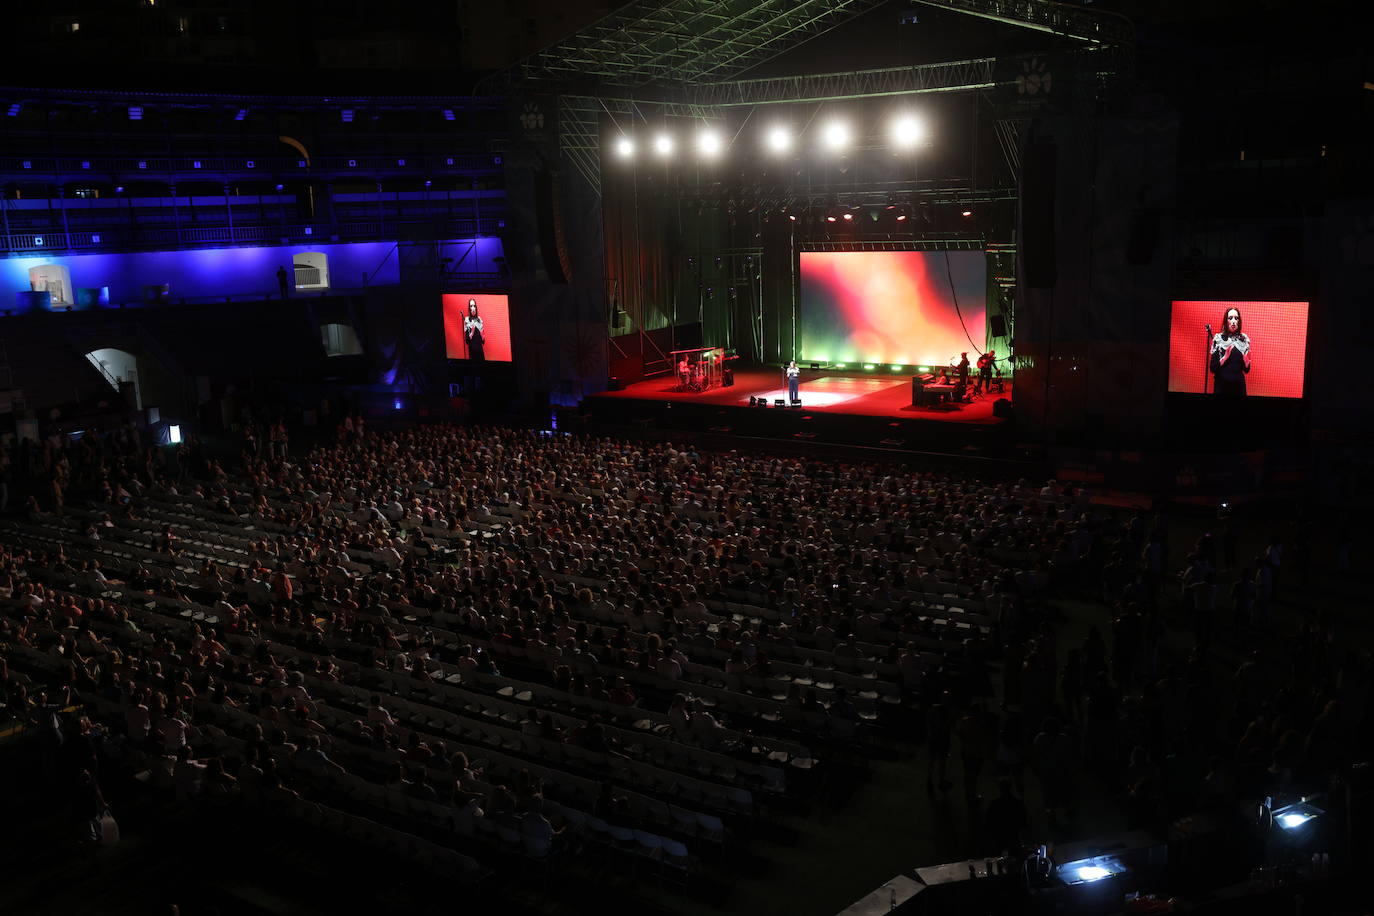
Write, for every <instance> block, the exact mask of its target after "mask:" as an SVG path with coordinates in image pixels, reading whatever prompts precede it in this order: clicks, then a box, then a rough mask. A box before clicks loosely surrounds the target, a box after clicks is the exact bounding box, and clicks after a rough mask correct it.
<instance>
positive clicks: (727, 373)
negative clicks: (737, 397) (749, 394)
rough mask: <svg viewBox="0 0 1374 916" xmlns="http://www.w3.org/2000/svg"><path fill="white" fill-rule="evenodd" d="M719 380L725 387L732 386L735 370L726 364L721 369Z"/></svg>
mask: <svg viewBox="0 0 1374 916" xmlns="http://www.w3.org/2000/svg"><path fill="white" fill-rule="evenodd" d="M720 381H721V384H722V385H724V386H725V387H726V388H733V387H734V386H735V370H734V369H731V368H730V367H729V366H726V367H725V368H724V369H722V370H721V373H720Z"/></svg>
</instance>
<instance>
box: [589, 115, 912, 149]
mask: <svg viewBox="0 0 1374 916" xmlns="http://www.w3.org/2000/svg"><path fill="white" fill-rule="evenodd" d="M928 138H929V131H928V129H927V128H926V124H925V122H924V121H923V120H921V119H920V118H918V117H917V116H915V115H909V114H904V115H899V116H897V117H895V118H893V119H892V122H891V124H889V125H888V140H889V142H890V143H891V145H892V147H893V148H894V149H896V150H915V149H916V148H917V147H919V146H921V145H922V144H924V143H926V141H927V140H928ZM687 139H688V140H689V141H690V142H691V145H692V146H693V147H694V148H695V150H696V152H697V155H699V156H700V157H701V158H703V159H714V158H715V157H717V156H719V155H721V154H722V153H724V152H725V147H726V141H725V136H724V134H722V133H721V131H720V130H719V129H718V128H715V127H712V126H709V125H707V126H703V127H701V128H698V130H697V131H696V133H695V135H693V136H691V137H689V138H687ZM815 139H816V142H817V145H818V146H819V147H820V149H821V150H822V151H823V152H825V153H828V154H830V155H837V154H840V153H843V152H844V151H845V150H847V149H849V147H850V146H851V145H852V144H853V143H854V131H853V129H852V128H851V127H850V125H849V124H848V122H846V121H842V120H833V121H828V122H826V123H825V124H823V125H821V127H820V129H819V130H818V131H816V132H815ZM762 140H763V147H764V149H765V150H767V151H768V152H769V153H772V154H774V155H778V156H781V155H785V154H787V153H790V152H792V150H793V149H795V148H796V145H797V142H798V138H797V135H796V133H795V132H794V131H793V130H792V129H791V128H789V127H787V126H785V125H782V124H775V125H773V126H772V127H770V128H768V130H766V131H764V134H763V138H762ZM678 141H679V136H678V135H677V134H675V133H673V132H672V131H667V130H665V131H660V132H659V133H656V134H654V135H652V136H651V137H647V138H644V141H643V142H644V143H645V144H646V145H647V148H648V151H649V152H651V153H653V155H655V156H657V157H658V158H660V159H668V158H669V157H671V156H673V155H674V154H675V153H676V152H677V150H678ZM640 142H641V141H640V138H639V137H637V136H634V135H630V134H621V135H620V136H619V137H617V138H616V140H615V142H614V144H613V145H612V146H613V149H614V150H615V154H616V156H617V157H618V158H620V159H624V160H629V159H634V158H635V156H636V155H637V154H638V153H639V148H640Z"/></svg>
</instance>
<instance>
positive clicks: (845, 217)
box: [840, 210, 854, 223]
mask: <svg viewBox="0 0 1374 916" xmlns="http://www.w3.org/2000/svg"><path fill="white" fill-rule="evenodd" d="M840 218H841V219H843V220H844V221H845V222H846V223H849V222H853V220H854V214H853V212H852V211H849V210H846V211H844V213H842V214H840Z"/></svg>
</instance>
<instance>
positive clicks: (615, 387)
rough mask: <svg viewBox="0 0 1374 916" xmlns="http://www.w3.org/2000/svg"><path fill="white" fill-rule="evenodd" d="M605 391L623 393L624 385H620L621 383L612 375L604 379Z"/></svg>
mask: <svg viewBox="0 0 1374 916" xmlns="http://www.w3.org/2000/svg"><path fill="white" fill-rule="evenodd" d="M606 390H607V391H624V390H625V385H624V383H622V382H621V381H620V379H618V378H616V377H615V376H614V375H613V376H611V377H610V378H608V379H606Z"/></svg>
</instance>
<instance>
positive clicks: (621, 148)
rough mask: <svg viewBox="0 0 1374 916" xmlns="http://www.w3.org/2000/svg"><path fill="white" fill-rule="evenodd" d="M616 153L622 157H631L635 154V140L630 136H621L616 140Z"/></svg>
mask: <svg viewBox="0 0 1374 916" xmlns="http://www.w3.org/2000/svg"><path fill="white" fill-rule="evenodd" d="M615 154H616V155H617V156H619V157H620V158H621V159H629V158H630V157H632V156H633V155H634V154H635V142H634V141H633V140H631V139H630V138H629V137H621V138H620V139H619V140H617V141H615Z"/></svg>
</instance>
